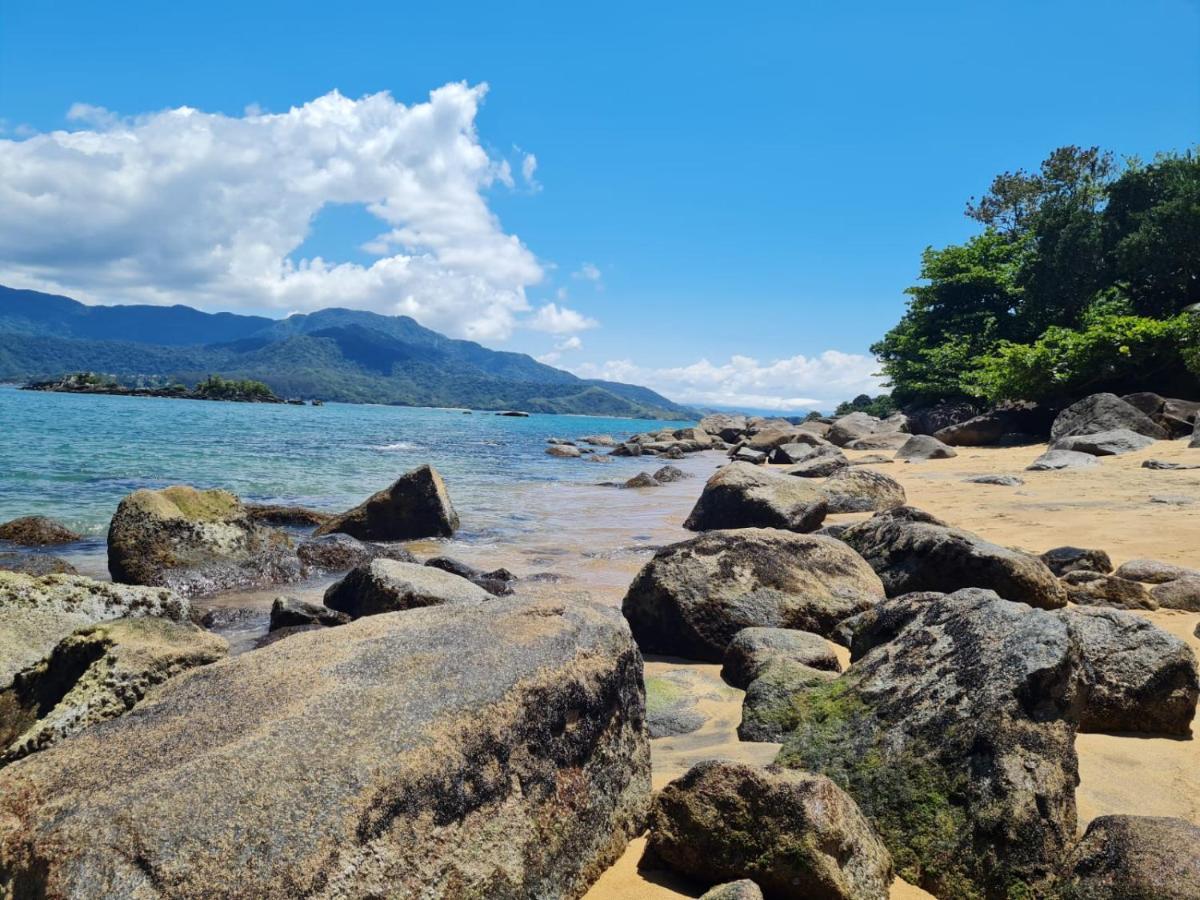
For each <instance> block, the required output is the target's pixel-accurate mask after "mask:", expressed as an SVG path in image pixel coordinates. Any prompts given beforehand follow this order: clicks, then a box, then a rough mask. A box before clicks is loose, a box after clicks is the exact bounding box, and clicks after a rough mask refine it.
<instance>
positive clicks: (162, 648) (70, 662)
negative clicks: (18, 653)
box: [0, 616, 228, 766]
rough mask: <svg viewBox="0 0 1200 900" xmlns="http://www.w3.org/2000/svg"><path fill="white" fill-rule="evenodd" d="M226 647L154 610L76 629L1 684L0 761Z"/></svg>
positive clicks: (119, 707)
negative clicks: (7, 685)
mask: <svg viewBox="0 0 1200 900" xmlns="http://www.w3.org/2000/svg"><path fill="white" fill-rule="evenodd" d="M227 650H228V645H227V644H226V643H225V640H224V639H223V638H220V637H217V635H215V634H212V633H211V632H208V631H205V630H204V629H202V628H198V627H197V626H195V625H193V624H191V623H190V622H172V621H170V620H169V619H162V618H158V617H156V616H143V617H141V618H134V619H114V620H112V621H108V622H103V623H101V624H99V625H90V626H88V627H86V628H81V629H80V630H79V631H76V632H74V633H73V634H70V635H68V636H67V637H65V638H63V640H61V641H60V642H59V643H58V644H57V645H56V646H55V647H54V649H53V650H52V651H51V652H50V654H49V655H48V656H47V657H46V658H45V659H42V660H41V661H39V662H37V663H35V664H34V665H32V666H30V667H29V668H27V669H24V670H22V671H21V672H18V673H17V675H16V677H15V678H14V679H13V682H12V684H11V685H10V686H9V687H7V688H5V689H3V690H0V766H4V765H7V764H8V763H11V762H13V761H14V760H18V759H21V758H22V757H24V756H28V755H29V754H30V753H34V752H36V751H38V750H44V749H45V748H46V747H49V746H51V745H52V744H56V743H58V742H59V741H60V740H62V739H63V738H66V737H69V736H71V735H73V734H78V733H79V732H80V731H82V730H83V729H84V728H87V727H88V726H90V725H94V724H95V723H97V722H103V721H104V720H106V719H112V718H115V717H117V716H120V715H124V714H125V713H126V712H127V711H129V710H130V709H132V708H133V707H134V706H135V705H136V704H137V703H138V702H139V701H140V700H141V699H142V698H143V697H145V696H146V692H147V691H148V690H150V688H152V687H153V686H154V685H157V684H162V683H163V682H164V681H166V680H167V679H168V678H172V677H174V676H175V675H178V674H179V673H180V672H183V671H186V670H187V669H192V668H195V667H196V666H203V665H207V664H208V663H212V662H216V661H217V660H218V659H221V658H222V657H224V656H225V654H226V652H227Z"/></svg>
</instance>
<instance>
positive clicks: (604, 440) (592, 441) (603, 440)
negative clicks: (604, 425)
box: [579, 434, 617, 447]
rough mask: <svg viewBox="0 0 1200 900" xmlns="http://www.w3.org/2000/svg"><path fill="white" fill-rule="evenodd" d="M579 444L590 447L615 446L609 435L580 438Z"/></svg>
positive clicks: (591, 435)
mask: <svg viewBox="0 0 1200 900" xmlns="http://www.w3.org/2000/svg"><path fill="white" fill-rule="evenodd" d="M579 442H580V443H582V444H587V445H588V446H590V447H615V446H616V444H617V442H616V441H615V440H614V439H613V436H612V435H611V434H589V435H586V436H584V437H581V438H580V439H579Z"/></svg>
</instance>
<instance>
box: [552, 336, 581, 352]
mask: <svg viewBox="0 0 1200 900" xmlns="http://www.w3.org/2000/svg"><path fill="white" fill-rule="evenodd" d="M581 347H583V341H581V340H580V339H579V335H572V336H571V337H569V338H567V339H566V340H565V341H562V342H561V343H560V344H558V349H559V350H578V349H580V348H581Z"/></svg>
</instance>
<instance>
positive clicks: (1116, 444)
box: [1053, 428, 1154, 456]
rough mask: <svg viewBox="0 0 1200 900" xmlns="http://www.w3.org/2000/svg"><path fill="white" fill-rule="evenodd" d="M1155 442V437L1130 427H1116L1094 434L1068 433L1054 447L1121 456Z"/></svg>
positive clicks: (1098, 454) (1093, 454) (1097, 454)
mask: <svg viewBox="0 0 1200 900" xmlns="http://www.w3.org/2000/svg"><path fill="white" fill-rule="evenodd" d="M1153 443H1154V438H1151V437H1146V436H1145V435H1144V434H1138V433H1137V432H1136V431H1131V430H1129V429H1128V428H1116V429H1114V430H1112V431H1097V432H1095V433H1092V434H1072V435H1068V436H1067V437H1064V438H1060V439H1059V440H1057V441H1055V442H1054V444H1053V449H1055V450H1074V451H1075V452H1077V453H1090V454H1091V455H1092V456H1120V455H1121V454H1122V453H1133V452H1134V451H1135V450H1144V449H1145V448H1146V447H1149V446H1150V445H1151V444H1153Z"/></svg>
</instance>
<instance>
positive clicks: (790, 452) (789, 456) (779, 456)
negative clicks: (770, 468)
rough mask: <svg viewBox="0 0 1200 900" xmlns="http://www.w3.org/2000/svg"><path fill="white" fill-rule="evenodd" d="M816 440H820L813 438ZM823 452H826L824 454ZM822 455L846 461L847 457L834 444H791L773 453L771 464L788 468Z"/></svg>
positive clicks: (779, 447) (777, 448)
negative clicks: (837, 457) (838, 457)
mask: <svg viewBox="0 0 1200 900" xmlns="http://www.w3.org/2000/svg"><path fill="white" fill-rule="evenodd" d="M798 433H799V434H807V432H803V431H802V432H798ZM813 439H814V440H819V439H818V438H816V437H815V436H813ZM821 451H824V453H822V452H821ZM821 455H830V456H840V457H842V458H843V459H845V455H844V454H843V453H842V452H841V451H840V450H838V448H837V447H835V446H833V444H827V443H824V442H821V443H818V444H813V443H799V442H797V443H791V444H782V445H780V446H778V447H776V448H775V449H774V450H772V451H771V462H773V463H775V464H776V465H781V466H787V465H792V464H794V463H798V462H804V461H805V460H808V459H813V458H815V457H817V456H821Z"/></svg>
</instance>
